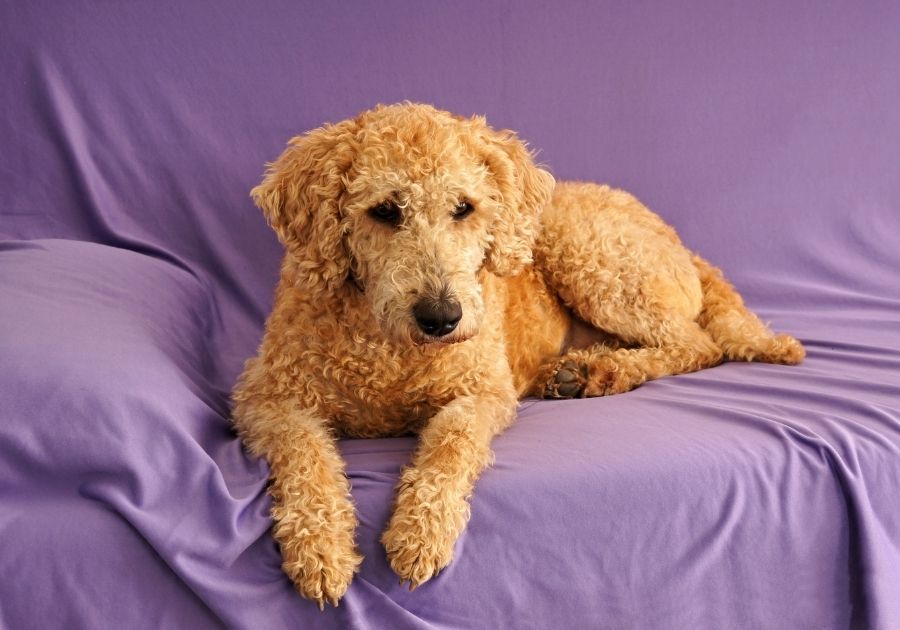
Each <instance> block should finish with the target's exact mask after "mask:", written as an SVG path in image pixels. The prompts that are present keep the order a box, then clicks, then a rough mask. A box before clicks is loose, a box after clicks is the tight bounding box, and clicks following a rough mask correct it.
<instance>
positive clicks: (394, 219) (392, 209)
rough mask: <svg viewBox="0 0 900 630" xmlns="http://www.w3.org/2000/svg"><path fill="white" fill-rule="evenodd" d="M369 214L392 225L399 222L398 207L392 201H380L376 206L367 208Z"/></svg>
mask: <svg viewBox="0 0 900 630" xmlns="http://www.w3.org/2000/svg"><path fill="white" fill-rule="evenodd" d="M369 216H371V217H372V218H373V219H375V220H376V221H380V222H382V223H386V224H387V225H391V226H394V227H396V226H397V225H399V224H400V208H398V207H397V204H395V203H394V202H393V201H382V202H381V203H380V204H378V205H377V206H373V207H371V208H369Z"/></svg>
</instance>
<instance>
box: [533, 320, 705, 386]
mask: <svg viewBox="0 0 900 630" xmlns="http://www.w3.org/2000/svg"><path fill="white" fill-rule="evenodd" d="M652 328H653V329H652V330H648V331H647V334H646V336H645V338H644V339H642V342H643V343H644V344H646V345H645V347H639V348H619V349H611V348H610V347H608V346H604V345H601V344H598V345H595V346H592V347H591V348H587V349H584V350H570V351H569V352H567V353H565V354H564V355H563V356H561V357H560V358H559V359H556V360H553V361H549V362H547V363H546V364H544V365H543V366H542V367H541V370H540V375H539V377H538V379H536V381H535V383H536V387H535V390H534V391H533V392H532V393H533V394H535V395H538V396H543V397H545V398H582V397H591V396H607V395H610V394H619V393H623V392H627V391H629V390H631V389H634V388H635V387H637V386H638V385H640V384H641V383H644V382H645V381H648V380H650V379H655V378H659V377H661V376H668V375H671V374H683V373H686V372H694V371H696V370H701V369H703V368H707V367H712V366H714V365H717V364H718V363H720V362H721V360H722V356H723V355H722V350H721V349H720V348H719V347H718V346H717V345H716V344H715V342H714V341H713V340H712V338H711V337H710V336H709V334H707V333H706V331H704V330H703V329H702V328H701V327H700V326H699V324H697V323H696V322H693V321H690V320H687V319H678V318H675V319H673V320H670V321H667V322H659V323H658V327H657V326H653V327H652Z"/></svg>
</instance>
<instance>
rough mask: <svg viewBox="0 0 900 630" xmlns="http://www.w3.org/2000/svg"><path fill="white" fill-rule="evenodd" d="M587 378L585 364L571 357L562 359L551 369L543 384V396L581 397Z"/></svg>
mask: <svg viewBox="0 0 900 630" xmlns="http://www.w3.org/2000/svg"><path fill="white" fill-rule="evenodd" d="M587 379H588V369H587V366H586V365H583V364H580V363H577V362H576V361H573V360H571V359H568V360H565V361H562V362H561V363H560V364H559V365H558V366H557V367H556V369H554V370H552V371H551V373H550V378H549V379H548V380H547V382H546V384H545V385H544V398H557V399H567V398H583V397H584V389H585V385H586V384H587Z"/></svg>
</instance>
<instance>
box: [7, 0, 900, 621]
mask: <svg viewBox="0 0 900 630" xmlns="http://www.w3.org/2000/svg"><path fill="white" fill-rule="evenodd" d="M354 5H357V6H354ZM727 5H728V3H721V2H712V1H710V2H689V3H663V2H655V3H654V2H631V3H611V2H584V3H579V2H560V3H552V4H551V3H543V2H542V3H535V2H496V3H482V2H461V3H441V4H437V3H434V4H428V5H423V4H422V3H415V2H398V1H390V2H378V3H338V4H333V3H315V4H314V3H274V2H273V3H243V4H237V3H228V2H215V3H213V2H190V3H181V2H154V3H150V2H147V3H127V4H125V5H121V6H119V5H117V4H114V3H102V4H101V3H87V2H67V3H53V2H46V1H43V0H42V1H35V2H29V3H14V2H12V1H11V0H5V1H2V2H0V51H2V56H0V70H2V72H0V107H2V112H3V116H2V117H0V239H3V240H0V625H3V626H8V627H13V628H24V627H91V628H103V627H130V628H138V627H148V628H149V627H160V626H164V627H173V626H175V627H191V628H195V627H207V626H210V627H215V626H217V625H228V626H232V627H246V628H260V627H266V628H276V627H307V626H311V627H323V628H345V627H352V628H371V629H382V628H398V629H401V628H498V627H516V628H548V627H573V628H574V627H609V628H651V627H652V628H712V627H719V628H774V627H785V628H846V627H850V626H856V627H871V628H884V629H892V628H898V627H900V508H898V507H897V505H898V502H897V488H898V481H900V379H898V376H897V375H898V373H900V169H898V165H900V107H898V103H900V37H898V36H897V33H898V32H900V5H898V4H897V3H891V2H866V3H863V4H860V3H850V2H819V3H813V2H808V3H807V2H795V3H774V2H758V3H744V4H743V6H727ZM403 99H410V100H421V101H427V102H432V103H434V104H436V105H438V106H440V107H444V108H446V109H450V110H452V111H454V112H457V113H461V114H473V113H479V114H486V115H487V116H488V119H489V121H490V122H492V124H494V125H495V126H498V127H510V128H514V129H516V130H518V131H519V132H520V134H521V135H522V136H523V137H524V138H526V139H527V140H529V141H530V142H531V144H532V146H533V147H535V148H537V149H539V150H540V159H541V160H542V161H543V162H545V163H546V164H547V165H548V166H549V167H550V168H551V170H552V171H553V172H554V173H555V174H556V176H557V177H558V178H561V179H591V180H596V181H602V182H610V183H612V184H614V185H619V186H622V187H624V188H627V189H629V190H631V191H632V192H634V193H636V194H637V195H638V196H639V197H640V198H641V199H642V200H644V201H645V202H646V203H647V204H648V205H650V206H651V207H652V208H654V209H655V210H656V211H657V212H659V213H660V214H661V215H663V216H664V217H665V218H666V219H667V220H669V221H670V222H671V223H672V224H673V225H675V226H676V228H677V229H678V230H679V231H680V233H681V234H682V236H683V238H684V240H685V241H686V242H687V243H688V244H689V245H690V246H691V247H694V248H696V249H697V250H699V251H701V252H702V253H703V254H704V255H705V256H706V257H708V258H709V259H711V260H712V261H713V262H715V263H717V264H719V265H720V266H722V267H723V268H724V269H725V270H726V272H727V274H728V275H729V277H730V278H731V279H732V280H733V281H734V282H735V283H736V284H737V285H738V287H739V288H740V289H741V291H742V292H743V293H744V295H745V296H746V297H747V298H748V301H749V302H750V304H751V305H752V306H753V307H754V308H756V309H757V310H758V311H759V312H760V313H761V314H762V315H763V316H764V317H765V318H766V319H768V320H770V321H771V322H772V324H773V327H775V328H778V329H783V330H787V331H790V332H792V333H794V334H796V335H798V336H799V337H801V339H802V340H803V341H804V342H805V343H806V345H807V347H808V350H809V358H808V360H807V362H806V363H805V364H804V365H802V366H800V367H797V368H784V367H774V366H765V365H733V364H729V365H724V366H722V367H719V368H715V369H713V370H708V371H706V372H703V373H699V374H694V375H687V376H680V377H674V378H668V379H663V380H660V381H657V382H653V383H649V384H647V385H645V386H643V387H641V388H639V389H638V390H636V391H635V392H632V393H629V394H625V395H622V396H616V397H612V398H608V399H603V400H591V401H575V402H536V401H526V402H525V403H524V404H523V406H522V409H521V412H520V419H519V421H518V423H517V424H516V425H515V426H514V427H513V428H512V429H511V430H509V431H508V432H507V433H506V434H504V435H503V436H501V437H500V438H498V440H497V441H496V444H495V446H496V448H495V450H496V460H497V463H496V466H495V467H494V468H493V469H492V470H490V471H488V472H487V473H486V474H485V475H484V477H483V478H482V480H481V482H480V483H479V486H478V488H477V491H476V494H475V498H474V500H473V514H472V521H471V524H470V527H469V528H468V530H467V531H466V533H465V534H464V535H463V537H462V539H461V540H460V542H459V544H458V546H457V559H456V560H455V561H454V563H453V564H452V565H451V566H450V567H449V568H448V569H447V570H446V571H444V573H442V574H441V576H439V577H438V578H437V579H436V580H434V581H432V582H430V583H428V584H426V585H425V586H423V587H421V588H420V589H418V590H416V591H415V592H413V593H408V592H406V591H405V590H403V589H402V588H400V587H399V586H397V583H396V582H397V581H396V578H395V577H394V576H393V574H392V573H391V572H390V569H389V568H388V566H387V564H386V561H385V558H384V554H383V550H382V549H381V547H380V545H379V543H378V542H377V539H378V535H379V534H380V531H381V530H382V529H383V527H384V525H385V522H386V520H387V516H388V509H389V506H390V500H391V491H392V487H393V484H394V483H395V482H396V479H397V474H398V471H399V469H400V466H401V465H403V463H404V462H405V461H407V459H408V457H409V453H410V450H411V448H412V447H413V441H412V440H411V439H395V440H369V441H359V440H357V441H345V442H344V443H343V444H342V449H343V451H344V454H345V456H346V458H347V461H348V468H349V474H350V476H351V480H352V483H353V495H354V499H355V501H356V503H357V506H358V509H359V515H360V523H361V524H360V530H359V533H358V536H359V542H360V546H361V548H362V550H363V553H364V554H365V556H366V559H365V562H364V563H363V566H362V572H361V573H360V574H359V575H358V576H357V578H356V580H355V582H354V584H353V586H352V587H351V590H350V592H349V593H348V595H347V597H346V598H345V599H344V601H343V602H342V604H341V607H340V608H339V609H337V610H334V609H329V610H327V611H326V612H325V613H319V612H318V610H317V609H316V608H315V606H314V605H313V604H310V603H309V602H307V601H305V600H301V599H300V598H299V597H298V596H296V595H295V594H294V593H293V592H292V590H291V587H290V585H289V584H288V582H287V581H286V579H285V578H284V577H283V575H282V574H281V572H280V570H279V566H278V565H279V557H278V552H277V549H276V548H275V546H274V543H273V542H272V539H271V537H270V536H269V534H268V528H269V525H270V523H269V521H268V517H267V508H268V502H267V499H266V498H265V494H264V485H265V478H266V467H265V464H264V463H262V462H257V461H254V460H252V459H250V458H248V457H246V456H245V455H244V454H243V452H242V450H241V448H240V445H239V444H238V443H237V441H236V440H235V438H234V437H233V435H232V434H231V431H230V427H229V423H228V420H227V418H228V392H229V390H230V388H231V385H232V383H233V381H234V378H235V377H236V375H237V374H238V372H239V370H240V367H241V364H242V362H243V360H244V359H245V358H246V357H247V356H249V355H250V354H252V353H253V351H254V349H255V346H256V344H257V342H258V340H259V336H260V332H261V326H262V323H263V320H264V317H265V315H266V313H267V311H268V309H269V307H270V304H271V294H272V288H273V286H274V283H275V281H276V279H277V266H278V261H279V258H280V254H281V252H280V249H279V247H278V244H277V242H276V240H275V238H274V236H273V234H271V232H270V230H269V229H268V228H267V227H266V225H265V222H264V221H263V219H262V217H261V216H260V213H259V212H258V211H257V210H256V209H255V208H254V207H253V205H252V203H251V202H250V200H249V197H248V191H249V189H250V188H251V186H253V185H254V184H255V183H256V182H257V181H258V180H259V178H260V176H261V173H262V170H263V166H264V163H265V162H266V161H267V160H271V159H273V158H274V157H275V156H276V155H277V154H278V153H279V152H280V150H281V148H282V147H283V145H284V143H285V141H286V140H287V139H288V138H289V137H290V136H291V135H294V134H296V133H298V132H301V131H304V130H306V129H309V128H312V127H315V126H318V125H320V124H321V123H322V122H325V121H337V120H340V119H343V118H345V117H347V116H350V115H353V114H355V113H357V112H358V111H360V110H362V109H365V108H368V107H371V106H372V105H374V104H375V103H378V102H385V103H387V102H396V101H399V100H403Z"/></svg>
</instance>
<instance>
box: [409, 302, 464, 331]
mask: <svg viewBox="0 0 900 630" xmlns="http://www.w3.org/2000/svg"><path fill="white" fill-rule="evenodd" d="M413 315H414V316H415V318H416V323H417V324H418V325H419V328H420V329H421V330H422V332H423V333H425V334H426V335H431V336H432V337H443V336H444V335H448V334H450V333H451V332H453V329H455V328H456V325H457V324H458V323H459V320H460V319H462V307H461V306H460V305H459V302H457V301H456V300H447V299H439V300H427V299H426V300H420V301H419V302H418V303H417V304H416V305H415V306H414V307H413Z"/></svg>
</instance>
